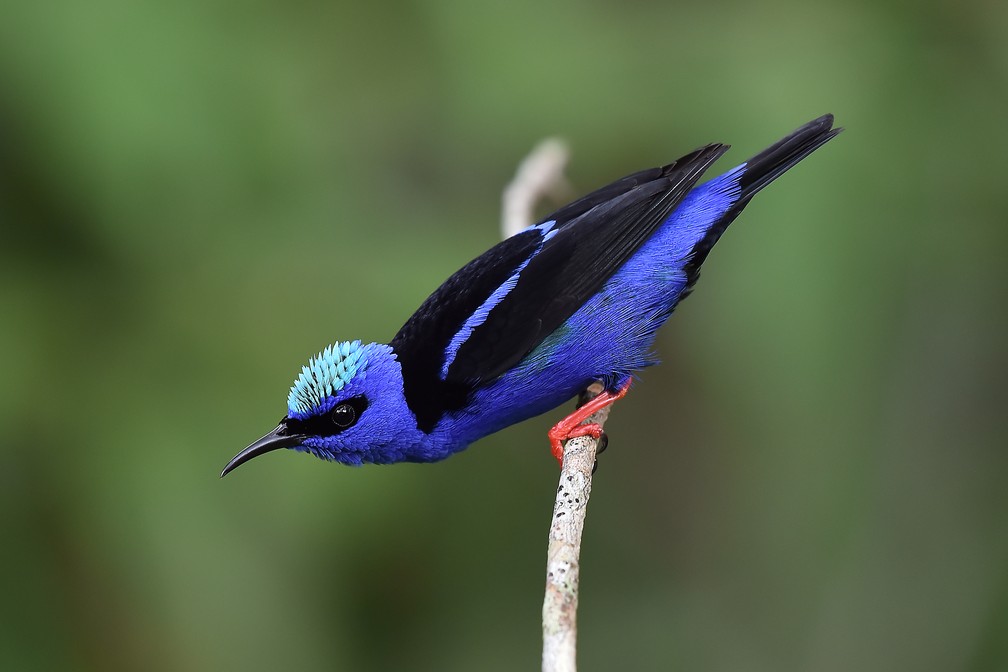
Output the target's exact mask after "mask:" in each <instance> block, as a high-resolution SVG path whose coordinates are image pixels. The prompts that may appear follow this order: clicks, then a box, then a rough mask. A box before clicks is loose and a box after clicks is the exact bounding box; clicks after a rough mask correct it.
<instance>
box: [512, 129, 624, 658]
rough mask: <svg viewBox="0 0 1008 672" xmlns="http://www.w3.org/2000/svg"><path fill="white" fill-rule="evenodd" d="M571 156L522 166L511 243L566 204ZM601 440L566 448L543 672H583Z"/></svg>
mask: <svg viewBox="0 0 1008 672" xmlns="http://www.w3.org/2000/svg"><path fill="white" fill-rule="evenodd" d="M568 158H569V152H568V149H567V146H566V145H565V144H564V143H563V142H561V141H560V140H557V139H555V138H549V139H547V140H543V141H542V142H540V143H539V145H537V146H536V148H535V149H533V150H532V152H531V153H530V154H529V155H528V156H527V157H526V158H525V159H524V160H523V161H522V163H521V165H520V166H519V167H518V170H517V172H516V173H515V177H514V179H513V180H512V181H511V183H510V184H508V186H507V187H506V188H505V190H504V196H503V203H502V216H501V228H502V233H503V236H504V237H505V238H507V237H509V236H513V235H514V234H516V233H518V232H519V231H521V230H522V229H524V228H526V227H527V226H529V225H531V224H532V223H533V222H534V221H535V219H534V212H535V205H536V203H537V202H538V201H539V200H540V199H542V198H543V197H544V196H550V197H552V198H554V199H556V200H560V199H561V198H564V197H566V196H569V195H570V194H571V193H572V191H573V190H572V189H571V187H570V184H569V182H568V181H567V178H566V177H565V176H564V168H565V167H566V165H567V160H568ZM602 389H603V388H602V384H601V383H595V384H594V385H592V386H591V387H589V388H588V390H586V391H585V392H584V393H583V394H582V396H581V403H584V402H585V401H587V400H589V399H591V398H592V397H594V396H596V395H598V394H600V393H601V392H602ZM609 408H610V407H608V406H607V407H605V408H603V409H602V410H600V411H598V412H597V413H595V414H594V415H592V416H591V417H590V418H588V419H587V420H585V423H586V424H587V423H591V422H595V423H598V424H599V425H600V426H601V425H603V424H604V423H605V421H606V419H607V418H608V417H609ZM597 448H598V440H597V439H593V438H592V437H590V436H582V437H578V438H575V439H571V440H569V441H567V442H566V443H565V444H564V447H563V467H562V469H561V471H560V486H559V487H558V488H557V495H556V501H555V503H554V504H553V522H552V524H551V525H550V531H549V547H548V549H547V552H546V595H545V597H544V599H543V612H542V618H543V654H542V669H543V672H575V670H576V669H577V661H576V658H577V605H578V582H579V579H580V574H581V572H580V556H581V534H582V530H583V529H584V520H585V513H586V511H587V506H588V497H589V495H590V494H591V484H592V470H593V469H594V467H595V454H596V450H597Z"/></svg>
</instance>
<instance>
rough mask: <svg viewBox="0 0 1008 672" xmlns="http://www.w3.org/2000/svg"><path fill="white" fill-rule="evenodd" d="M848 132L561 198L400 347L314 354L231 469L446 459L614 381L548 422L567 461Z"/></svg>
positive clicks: (448, 286) (690, 160)
mask: <svg viewBox="0 0 1008 672" xmlns="http://www.w3.org/2000/svg"><path fill="white" fill-rule="evenodd" d="M841 130H842V129H839V128H837V129H834V128H833V116H832V115H825V116H823V117H820V118H818V119H815V120H814V121H811V122H809V123H808V124H806V125H804V126H802V127H801V128H799V129H798V130H796V131H795V132H793V133H791V134H790V135H788V136H787V137H785V138H784V139H782V140H780V141H779V142H777V143H776V144H774V145H772V146H771V147H769V148H767V149H766V150H764V151H762V152H760V153H759V154H757V155H756V156H754V157H753V158H751V159H750V160H749V161H746V162H745V163H743V164H742V165H740V166H738V167H736V168H734V169H732V170H730V171H728V172H727V173H725V174H723V175H721V176H719V177H716V178H714V179H712V180H710V181H708V182H706V183H704V184H702V185H700V186H695V185H696V183H697V181H698V180H699V179H700V176H701V175H703V173H704V172H705V171H706V170H707V168H709V167H710V165H711V164H712V163H714V161H716V160H717V159H718V158H719V157H720V156H721V155H722V154H724V153H725V152H726V151H727V150H728V146H727V145H723V144H712V145H707V146H706V147H702V148H700V149H698V150H696V151H695V152H693V153H691V154H687V155H686V156H684V157H682V158H681V159H678V160H677V161H675V162H673V163H670V164H668V165H667V166H663V167H661V168H654V169H651V170H645V171H641V172H639V173H634V174H633V175H630V176H628V177H625V178H623V179H621V180H618V181H616V182H613V183H612V184H610V185H608V186H605V187H602V188H601V189H599V190H597V191H595V192H592V193H590V194H588V195H587V196H585V197H583V198H581V199H579V200H577V201H574V202H573V203H571V204H569V205H567V206H564V207H563V208H561V209H560V210H558V211H556V212H555V213H553V214H552V215H550V216H549V217H547V218H546V219H545V220H544V221H543V222H542V223H540V224H536V225H534V226H530V227H529V228H527V229H525V230H524V231H522V232H520V233H518V234H516V235H514V236H512V237H511V238H508V239H507V240H504V241H503V242H501V243H498V244H497V245H495V246H494V247H492V248H490V249H489V250H487V251H486V252H484V253H483V254H482V255H480V256H479V257H477V258H476V259H474V260H473V261H471V262H469V263H468V264H466V265H465V266H463V267H462V269H461V270H459V271H458V272H457V273H455V274H454V275H452V276H451V277H450V278H448V280H447V281H445V283H444V284H443V285H441V286H440V287H439V288H438V289H437V290H436V291H435V292H434V293H433V294H431V295H430V297H428V298H427V300H426V301H424V302H423V304H422V305H421V306H420V308H419V309H417V311H416V312H415V313H414V314H413V315H412V317H410V318H409V320H407V321H406V324H405V325H403V327H402V329H400V330H399V333H397V334H396V335H395V337H394V338H393V339H392V340H391V341H390V342H389V343H388V345H385V344H382V343H367V344H364V343H361V342H360V341H352V342H341V343H336V344H334V345H331V346H329V347H327V348H325V349H324V350H322V351H321V352H320V353H319V354H318V355H316V356H315V357H312V358H311V360H310V361H309V363H308V365H307V366H305V367H303V368H302V369H301V373H300V375H299V376H298V377H297V380H295V381H294V385H293V387H291V390H290V394H289V395H288V397H287V414H286V416H285V417H284V418H283V419H282V420H281V421H280V424H279V425H278V426H277V428H276V429H274V430H273V431H272V432H270V433H269V434H267V435H266V436H264V437H262V438H261V439H259V440H258V441H256V442H255V443H253V444H252V445H250V446H249V447H247V448H246V449H245V450H243V451H241V452H240V453H238V455H236V456H235V457H234V459H232V460H231V461H230V462H229V463H228V464H227V466H226V467H224V471H223V472H222V473H221V476H224V475H226V474H227V473H228V472H230V471H231V470H232V469H234V468H235V467H237V466H239V465H240V464H243V463H244V462H247V461H248V460H250V459H252V458H253V457H256V456H259V455H262V454H263V453H266V452H269V451H272V450H276V449H278V448H292V449H294V450H297V451H301V452H307V453H310V454H312V455H315V456H316V457H320V458H322V459H325V460H332V461H335V462H341V463H343V464H350V465H360V464H364V463H378V464H389V463H393V462H434V461H436V460H441V459H444V458H446V457H448V456H449V455H452V454H453V453H457V452H458V451H460V450H463V449H464V448H466V447H467V446H468V445H469V444H471V443H472V442H474V441H476V440H477V439H480V438H482V437H484V436H487V435H489V434H492V433H494V432H496V431H498V430H500V429H503V428H504V427H507V426H509V425H513V424H515V423H517V422H521V421H522V420H526V419H528V418H531V417H533V416H536V415H539V414H541V413H545V412H546V411H549V410H551V409H553V408H556V407H557V406H559V405H560V404H562V403H564V402H565V401H567V400H569V399H571V398H572V397H574V396H575V395H577V394H578V393H580V392H581V391H583V390H584V389H585V388H587V387H588V386H589V385H590V384H591V383H592V382H594V381H596V380H598V381H602V382H603V384H604V386H605V391H604V392H603V393H602V394H601V395H599V396H598V397H596V398H595V399H594V400H593V401H592V402H589V404H587V405H586V406H584V407H582V408H581V409H579V410H578V411H575V412H574V413H572V414H571V415H570V416H568V417H567V418H565V419H564V420H563V421H561V422H560V423H558V424H557V426H556V427H554V429H553V430H551V432H550V442H551V444H552V449H553V454H554V456H555V457H557V458H558V459H560V457H561V452H560V451H561V447H560V444H561V441H563V440H565V439H566V438H569V437H571V436H579V435H584V434H592V435H594V436H596V437H597V436H599V434H600V433H601V429H600V428H599V427H598V426H597V425H587V426H579V423H580V422H581V421H582V420H584V419H585V418H587V417H588V415H590V414H591V413H592V412H594V411H595V410H596V409H598V408H600V407H602V406H605V405H607V404H610V403H612V402H613V401H615V400H616V399H618V398H620V397H621V396H622V395H623V394H625V393H626V391H627V389H628V387H629V385H630V380H631V378H632V376H633V375H634V373H635V372H637V371H638V370H640V369H642V368H644V367H646V366H649V365H651V364H653V363H655V361H654V359H653V357H652V355H651V347H652V343H653V341H654V337H655V332H656V331H657V330H658V328H659V327H660V326H661V325H662V324H663V323H664V322H665V320H667V319H668V317H669V315H671V313H672V311H673V309H674V308H675V307H676V305H677V304H678V303H679V302H680V301H681V300H682V299H683V298H685V297H686V295H687V294H689V292H690V290H691V289H692V287H693V284H694V283H695V282H696V280H697V276H698V274H699V272H700V265H701V264H702V263H703V261H704V259H706V257H707V254H708V252H710V249H711V247H713V245H714V244H715V243H716V242H717V240H718V238H720V237H721V234H722V233H724V231H725V229H726V228H727V227H728V225H729V224H731V222H732V221H733V220H734V219H735V218H736V217H737V216H738V215H739V213H740V212H742V209H743V208H745V206H746V205H747V204H748V203H749V201H750V200H751V199H752V197H753V196H754V195H755V194H756V193H757V192H759V191H760V190H761V189H762V188H763V187H765V186H767V185H768V184H770V183H771V182H772V181H774V180H775V179H777V178H778V177H780V176H781V175H782V174H783V173H784V172H785V171H787V170H788V169H789V168H791V167H792V166H794V165H795V164H797V163H798V162H799V161H801V160H802V159H804V158H805V157H806V156H808V155H809V154H811V153H812V152H813V151H815V150H816V149H818V148H819V147H820V146H822V145H823V144H824V143H826V142H827V141H829V140H830V139H831V138H833V137H834V136H835V135H836V134H837V133H839V132H840V131H841Z"/></svg>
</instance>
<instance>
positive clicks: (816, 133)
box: [739, 114, 843, 205]
mask: <svg viewBox="0 0 1008 672" xmlns="http://www.w3.org/2000/svg"><path fill="white" fill-rule="evenodd" d="M842 130H843V129H842V128H833V115H832V114H825V115H823V116H821V117H819V118H818V119H814V120H812V121H810V122H809V123H807V124H805V125H804V126H802V127H801V128H799V129H798V130H796V131H795V132H794V133H792V134H791V135H789V136H787V137H786V138H783V139H781V140H779V141H778V142H776V143H774V144H772V145H770V146H769V147H767V148H766V149H764V150H763V151H762V152H760V153H759V154H757V155H756V156H754V157H752V158H751V159H749V160H748V161H746V167H745V172H743V173H742V178H741V180H739V186H740V187H741V188H742V198H741V199H740V203H741V204H742V205H744V204H745V203H746V202H748V201H749V199H750V198H752V197H753V196H755V195H756V193H757V192H759V190H760V189H762V188H763V187H765V186H767V185H768V184H770V183H771V182H773V181H774V180H776V179H777V178H778V177H780V176H781V175H783V174H784V173H785V172H786V171H787V170H788V169H789V168H791V167H792V166H793V165H795V164H796V163H798V162H799V161H801V160H802V159H804V158H805V157H806V156H808V155H809V154H811V153H812V152H814V151H815V150H817V149H819V148H820V147H821V146H823V145H824V144H826V143H827V142H829V140H830V139H831V138H832V137H833V136H835V135H836V134H837V133H839V132H840V131H842Z"/></svg>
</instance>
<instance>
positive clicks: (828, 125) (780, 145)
mask: <svg viewBox="0 0 1008 672" xmlns="http://www.w3.org/2000/svg"><path fill="white" fill-rule="evenodd" d="M842 130H843V129H842V128H833V115H832V114H824V115H823V116H821V117H819V118H818V119H813V120H812V121H810V122H809V123H807V124H805V125H804V126H802V127H801V128H799V129H798V130H796V131H795V132H794V133H791V134H790V135H788V136H787V137H786V138H783V139H781V140H779V141H777V142H775V143H774V144H772V145H770V146H769V147H767V148H766V149H764V150H763V151H762V152H760V153H759V154H757V155H756V156H754V157H752V158H751V159H749V160H748V161H746V164H745V168H743V169H742V170H743V172H742V176H741V177H740V178H739V187H740V189H741V194H740V196H739V200H738V201H736V202H735V205H733V206H732V207H730V208H729V209H728V211H727V212H725V214H724V215H723V216H722V217H721V219H720V220H719V221H717V222H716V223H715V224H714V225H713V226H711V227H710V228H709V229H708V230H707V234H706V235H705V236H704V237H703V238H702V239H700V241H698V242H697V244H696V245H694V246H693V251H692V252H691V253H690V259H689V261H688V262H687V263H686V266H685V268H684V270H685V271H686V288H685V290H684V291H683V294H682V298H686V296H688V295H689V293H690V291H692V289H693V285H694V283H696V281H697V278H698V277H700V266H701V264H703V262H704V260H705V259H706V258H707V254H708V253H709V252H710V250H711V248H712V247H714V244H715V243H716V242H717V241H718V239H719V238H721V234H722V233H724V232H725V229H727V228H728V225H729V224H731V223H732V222H733V221H735V218H736V217H738V216H739V213H741V212H742V209H743V208H745V206H746V205H748V204H749V201H750V200H751V199H752V197H753V196H755V195H756V194H757V193H758V192H759V191H760V189H762V188H763V187H765V186H767V185H768V184H770V183H771V182H773V181H774V180H776V179H777V178H778V177H780V176H781V175H783V174H784V173H785V172H787V170H788V169H789V168H791V167H792V166H794V165H795V164H796V163H798V162H799V161H801V160H802V159H804V158H805V157H806V156H808V155H809V154H811V153H812V152H814V151H815V150H817V149H819V148H820V147H822V146H823V145H824V144H825V143H827V142H829V140H830V139H831V138H833V137H834V136H835V135H836V134H838V133H839V132H840V131H842Z"/></svg>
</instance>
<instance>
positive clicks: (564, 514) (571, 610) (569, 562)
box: [542, 383, 611, 672]
mask: <svg viewBox="0 0 1008 672" xmlns="http://www.w3.org/2000/svg"><path fill="white" fill-rule="evenodd" d="M602 389H603V388H602V384H601V383H595V384H593V385H592V386H591V387H589V388H588V391H587V392H586V393H585V394H583V395H582V397H581V401H582V402H584V401H587V400H588V399H590V398H592V397H594V396H596V395H598V394H600V393H601V392H602ZM610 408H611V406H606V407H605V408H603V409H601V410H599V411H598V412H596V413H595V414H594V415H592V416H591V417H589V418H588V419H587V420H585V424H587V423H590V422H595V423H598V424H599V425H600V426H601V425H603V424H605V421H606V419H607V418H608V417H609V409H610ZM597 448H598V439H593V438H592V437H590V436H581V437H578V438H576V439H571V440H569V441H567V442H566V443H565V444H564V449H563V468H562V469H561V471H560V486H559V487H558V488H557V494H556V501H555V502H554V503H553V522H552V524H551V525H550V531H549V547H548V549H547V551H546V596H545V598H544V599H543V654H542V669H543V672H575V670H576V669H577V606H578V584H579V581H580V578H581V563H580V557H581V533H582V531H583V530H584V521H585V515H586V514H587V508H588V497H589V496H590V495H591V486H592V470H593V469H594V467H595V455H596V450H597Z"/></svg>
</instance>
